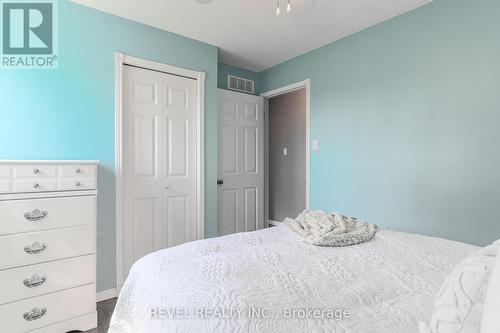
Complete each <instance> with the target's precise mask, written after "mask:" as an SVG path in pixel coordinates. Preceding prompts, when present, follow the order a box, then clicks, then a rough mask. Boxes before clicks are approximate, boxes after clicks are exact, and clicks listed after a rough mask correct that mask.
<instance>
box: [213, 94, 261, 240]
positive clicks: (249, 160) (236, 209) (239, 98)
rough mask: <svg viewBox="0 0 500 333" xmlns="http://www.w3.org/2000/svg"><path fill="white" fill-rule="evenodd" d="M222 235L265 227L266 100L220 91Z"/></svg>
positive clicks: (220, 214) (220, 211) (220, 219)
mask: <svg viewBox="0 0 500 333" xmlns="http://www.w3.org/2000/svg"><path fill="white" fill-rule="evenodd" d="M218 184H219V186H218V188H219V190H218V196H219V197H218V199H219V226H218V227H219V230H218V231H219V235H227V234H231V233H235V232H242V231H253V230H257V229H262V228H263V227H264V101H263V98H262V97H259V96H253V95H247V94H242V93H238V92H233V91H228V90H222V89H220V90H219V180H218Z"/></svg>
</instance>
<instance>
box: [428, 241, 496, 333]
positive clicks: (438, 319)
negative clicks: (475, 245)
mask: <svg viewBox="0 0 500 333" xmlns="http://www.w3.org/2000/svg"><path fill="white" fill-rule="evenodd" d="M499 245H500V244H496V243H494V244H492V245H488V246H486V247H484V248H481V249H480V250H478V251H476V252H474V253H472V254H471V255H469V256H468V257H467V258H465V259H464V260H463V261H462V262H461V263H460V264H458V266H456V267H455V268H454V269H453V271H452V272H451V273H450V275H448V277H447V278H446V280H445V281H444V283H443V285H442V286H441V290H440V291H439V293H438V295H437V298H436V301H435V303H434V313H433V315H432V318H431V321H430V324H429V326H427V325H425V324H424V323H420V333H471V332H474V333H475V332H479V331H480V327H481V319H482V314H483V304H484V300H485V296H486V290H487V287H488V281H489V278H490V275H491V271H492V269H493V266H494V263H495V259H496V255H497V253H498V246H499Z"/></svg>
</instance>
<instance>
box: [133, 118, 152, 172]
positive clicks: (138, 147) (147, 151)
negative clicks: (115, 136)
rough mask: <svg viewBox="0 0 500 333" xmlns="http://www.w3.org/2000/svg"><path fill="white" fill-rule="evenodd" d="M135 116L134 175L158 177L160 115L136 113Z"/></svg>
mask: <svg viewBox="0 0 500 333" xmlns="http://www.w3.org/2000/svg"><path fill="white" fill-rule="evenodd" d="M133 118H134V120H133V124H132V126H133V134H132V135H133V139H132V140H133V142H134V147H133V154H134V167H133V170H134V177H135V178H136V179H137V178H156V170H157V165H158V157H157V151H158V149H157V144H158V142H157V138H158V116H155V115H153V116H150V115H141V114H134V116H133Z"/></svg>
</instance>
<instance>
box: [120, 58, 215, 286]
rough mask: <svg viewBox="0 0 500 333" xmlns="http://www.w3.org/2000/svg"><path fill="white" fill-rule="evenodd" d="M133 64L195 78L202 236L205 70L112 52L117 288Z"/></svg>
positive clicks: (198, 222) (200, 236)
mask: <svg viewBox="0 0 500 333" xmlns="http://www.w3.org/2000/svg"><path fill="white" fill-rule="evenodd" d="M124 65H132V66H136V67H140V68H144V69H150V70H155V71H159V72H164V73H167V74H173V75H178V76H184V77H187V78H191V79H195V80H196V99H197V107H196V145H197V148H196V200H197V206H196V208H197V209H196V228H197V239H203V238H204V237H205V218H204V216H205V72H196V71H193V70H190V69H186V68H181V67H176V66H172V65H167V64H162V63H159V62H156V61H151V60H147V59H142V58H136V57H133V56H129V55H126V54H124V53H121V52H115V190H116V290H117V294H118V293H119V292H120V289H121V287H122V285H123V282H124V281H123V276H122V272H123V270H122V268H123V258H122V256H121V254H122V246H123V244H122V237H123V230H122V208H123V193H122V191H123V133H122V126H123V108H122V100H123V89H122V84H123V66H124Z"/></svg>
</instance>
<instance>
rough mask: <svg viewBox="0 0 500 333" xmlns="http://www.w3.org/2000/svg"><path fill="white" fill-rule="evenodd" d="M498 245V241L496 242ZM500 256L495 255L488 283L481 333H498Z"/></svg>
mask: <svg viewBox="0 0 500 333" xmlns="http://www.w3.org/2000/svg"><path fill="white" fill-rule="evenodd" d="M495 244H499V246H500V241H496V242H495ZM499 311H500V255H497V260H496V261H495V266H494V267H493V271H492V272H491V277H490V282H489V283H488V291H487V293H486V300H485V301H484V308H483V320H482V322H481V333H498V332H500V315H499Z"/></svg>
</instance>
